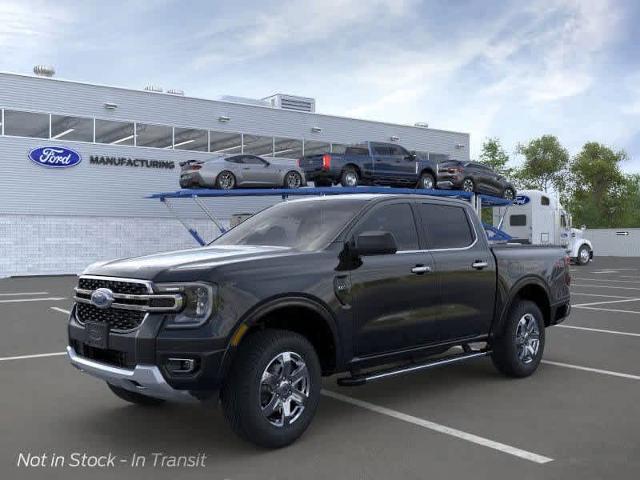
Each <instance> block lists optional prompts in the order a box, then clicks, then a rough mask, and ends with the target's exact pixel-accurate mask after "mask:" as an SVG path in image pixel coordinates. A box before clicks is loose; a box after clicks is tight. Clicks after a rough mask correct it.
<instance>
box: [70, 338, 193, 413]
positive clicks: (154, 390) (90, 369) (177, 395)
mask: <svg viewBox="0 0 640 480" xmlns="http://www.w3.org/2000/svg"><path fill="white" fill-rule="evenodd" d="M67 354H68V355H69V360H70V361H71V365H73V366H74V367H76V368H77V369H78V370H81V371H82V372H84V373H88V374H89V375H93V376H94V377H97V378H99V379H101V380H104V381H105V382H109V383H110V384H112V385H115V386H116V387H120V388H124V389H125V390H129V391H131V392H136V393H141V394H143V395H147V396H149V397H154V398H161V399H163V400H172V401H176V400H178V401H185V400H187V401H188V400H193V399H194V397H192V396H191V394H190V393H189V392H188V391H186V390H176V389H174V388H173V387H171V385H169V384H168V383H167V382H166V381H165V379H164V377H163V376H162V372H161V371H160V369H159V368H158V367H157V366H155V365H136V366H135V368H133V369H132V370H129V369H126V368H119V367H115V366H113V365H107V364H106V363H101V362H97V361H95V360H91V359H88V358H84V357H81V356H80V355H78V354H77V353H76V351H75V350H74V348H73V347H71V346H68V347H67Z"/></svg>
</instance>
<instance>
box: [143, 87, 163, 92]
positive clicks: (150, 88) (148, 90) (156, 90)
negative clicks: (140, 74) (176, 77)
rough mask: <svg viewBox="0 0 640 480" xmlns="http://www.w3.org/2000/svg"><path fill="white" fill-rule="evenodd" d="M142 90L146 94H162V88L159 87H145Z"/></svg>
mask: <svg viewBox="0 0 640 480" xmlns="http://www.w3.org/2000/svg"><path fill="white" fill-rule="evenodd" d="M144 89H145V90H146V91H147V92H156V93H162V87H159V86H157V85H147V86H146V87H144Z"/></svg>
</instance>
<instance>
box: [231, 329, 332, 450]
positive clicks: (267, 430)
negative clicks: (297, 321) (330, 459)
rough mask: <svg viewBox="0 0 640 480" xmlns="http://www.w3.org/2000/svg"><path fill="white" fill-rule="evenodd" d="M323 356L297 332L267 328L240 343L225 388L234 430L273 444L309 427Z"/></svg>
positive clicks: (279, 444)
mask: <svg viewBox="0 0 640 480" xmlns="http://www.w3.org/2000/svg"><path fill="white" fill-rule="evenodd" d="M320 376H321V369H320V362H319V360H318V355H317V354H316V352H315V350H314V348H313V346H312V345H311V343H309V341H308V340H307V339H306V338H305V337H303V336H302V335H299V334H297V333H295V332H290V331H287V330H275V329H267V330H261V331H258V332H256V333H254V334H251V335H250V336H249V337H247V338H246V340H245V341H244V342H242V343H241V344H240V347H239V349H238V352H237V354H236V358H235V360H234V362H233V364H232V366H231V370H230V371H229V374H228V377H227V380H226V381H225V384H224V386H223V388H222V395H221V396H222V408H223V411H224V415H225V417H226V419H227V421H228V422H229V425H230V426H231V428H232V429H233V431H234V432H235V433H236V434H238V435H239V436H240V437H241V438H243V439H245V440H247V441H249V442H253V443H255V444H257V445H260V446H262V447H267V448H280V447H284V446H286V445H289V444H291V443H293V442H294V441H295V440H296V439H297V438H298V437H300V435H302V434H303V433H304V431H305V430H306V429H307V427H308V426H309V424H310V423H311V420H312V419H313V416H314V414H315V411H316V409H317V407H318V401H319V399H320Z"/></svg>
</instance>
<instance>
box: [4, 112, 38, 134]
mask: <svg viewBox="0 0 640 480" xmlns="http://www.w3.org/2000/svg"><path fill="white" fill-rule="evenodd" d="M4 134H5V135H12V136H15V137H33V138H49V114H46V113H33V112H19V111H17V110H5V111H4Z"/></svg>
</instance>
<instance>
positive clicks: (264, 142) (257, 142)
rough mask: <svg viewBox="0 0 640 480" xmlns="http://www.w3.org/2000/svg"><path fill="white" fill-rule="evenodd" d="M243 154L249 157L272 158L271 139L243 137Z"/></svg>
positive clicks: (255, 136)
mask: <svg viewBox="0 0 640 480" xmlns="http://www.w3.org/2000/svg"><path fill="white" fill-rule="evenodd" d="M243 138H244V142H243V145H244V147H243V153H249V154H251V155H264V156H268V157H270V156H273V137H261V136H259V135H243Z"/></svg>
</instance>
